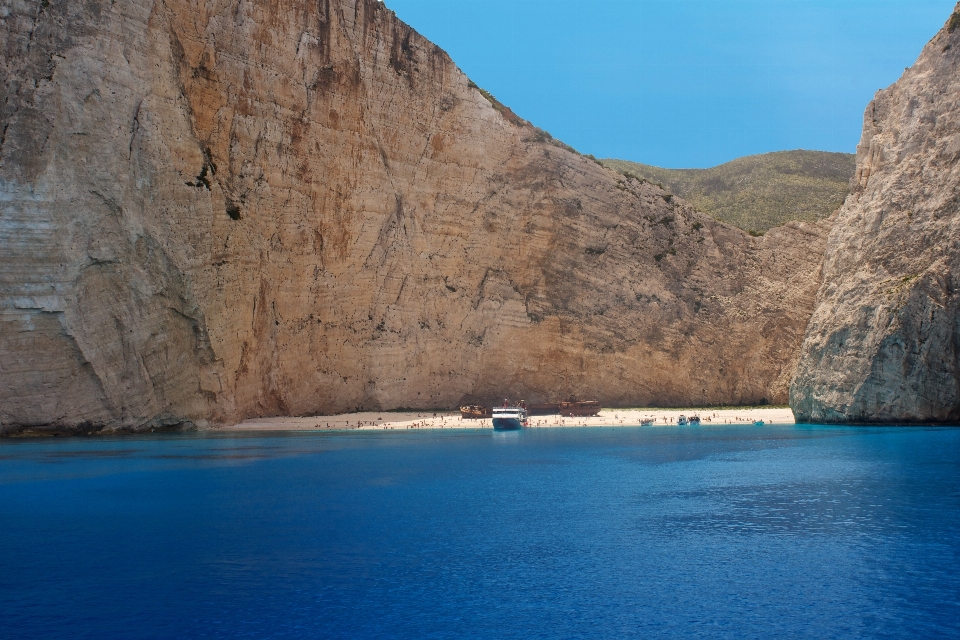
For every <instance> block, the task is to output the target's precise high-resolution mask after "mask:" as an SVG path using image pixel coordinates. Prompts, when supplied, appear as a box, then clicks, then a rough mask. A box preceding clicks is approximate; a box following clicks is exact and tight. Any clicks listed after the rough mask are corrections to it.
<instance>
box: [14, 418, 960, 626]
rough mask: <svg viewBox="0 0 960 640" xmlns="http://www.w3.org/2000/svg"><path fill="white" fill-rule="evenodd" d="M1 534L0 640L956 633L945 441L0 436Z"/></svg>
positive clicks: (694, 434)
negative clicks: (7, 438) (13, 438)
mask: <svg viewBox="0 0 960 640" xmlns="http://www.w3.org/2000/svg"><path fill="white" fill-rule="evenodd" d="M504 445H507V446H504ZM0 513H2V514H3V533H4V543H3V551H2V552H0V593H2V594H3V597H2V598H0V637H3V638H35V637H44V638H56V637H63V638H68V637H70V638H72V637H92V638H93V637H95V638H101V637H156V638H170V637H196V636H212V637H238V636H251V637H278V638H279V637H311V638H312V637H384V638H388V637H389V638H396V637H411V638H412V637H416V638H422V637H425V636H438V637H457V638H459V637H468V636H469V637H484V638H486V637H516V638H520V637H523V638H527V637H557V638H567V637H595V638H609V637H649V636H651V635H652V636H675V637H689V636H696V635H699V636H708V637H717V636H722V637H728V636H736V637H745V638H766V637H772V636H776V637H807V638H830V637H834V638H841V637H842V638H846V637H856V636H865V637H881V636H882V637H899V638H906V637H937V636H940V637H957V635H958V634H960V604H958V602H957V598H956V594H957V593H960V551H958V550H960V431H957V430H952V429H926V428H870V429H866V428H864V429H856V428H853V429H852V428H828V427H764V428H756V427H753V426H737V425H723V426H702V427H700V428H698V429H683V428H666V427H658V428H653V429H651V428H619V429H597V428H587V429H571V428H567V429H531V430H524V431H519V432H492V436H491V432H489V431H467V432H446V431H443V432H441V431H437V432H423V431H420V432H408V433H403V432H386V433H380V432H371V433H360V432H349V433H339V434H329V433H310V434H271V435H269V436H261V435H243V436H234V435H218V436H213V437H208V436H204V435H202V434H199V435H198V434H186V435H164V436H159V435H158V436H149V437H123V438H77V439H65V440H63V439H57V440H52V439H48V440H16V441H2V442H0ZM54 603H55V605H54Z"/></svg>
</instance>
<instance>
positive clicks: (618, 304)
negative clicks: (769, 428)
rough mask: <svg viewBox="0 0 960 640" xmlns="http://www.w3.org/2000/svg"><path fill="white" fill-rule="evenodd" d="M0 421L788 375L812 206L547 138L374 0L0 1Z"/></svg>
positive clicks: (67, 426) (210, 415) (798, 333)
mask: <svg viewBox="0 0 960 640" xmlns="http://www.w3.org/2000/svg"><path fill="white" fill-rule="evenodd" d="M0 18H2V21H0V22H2V24H0V45H2V47H3V58H2V72H3V85H2V87H3V88H2V91H3V95H2V105H3V112H2V131H3V135H2V140H0V425H2V429H3V430H4V431H5V432H7V433H12V432H17V431H23V430H28V431H40V430H44V429H48V430H50V429H61V430H101V429H105V430H135V429H151V428H161V427H169V426H178V425H183V424H189V423H196V424H200V425H203V424H204V422H205V421H209V422H215V423H231V422H235V421H238V420H242V419H244V418H246V417H253V416H268V415H282V414H286V415H308V414H321V413H331V412H339V411H345V410H353V409H358V408H365V409H389V408H398V407H418V408H431V407H453V406H456V405H457V404H458V403H460V402H464V401H492V400H495V399H499V398H502V397H503V396H504V395H510V396H511V397H513V398H517V397H525V398H527V399H528V400H531V401H533V400H539V399H548V398H557V397H561V396H565V395H568V394H572V393H577V394H580V395H582V396H588V397H592V398H596V399H599V400H601V401H602V402H603V403H605V404H607V405H645V404H651V403H659V404H668V405H684V404H690V403H721V402H722V403H755V402H761V401H762V400H764V399H766V400H769V401H772V402H782V401H784V400H785V399H786V393H787V388H788V385H789V381H790V377H791V375H792V372H793V365H794V363H795V360H796V357H797V355H798V349H799V344H800V341H801V339H802V335H803V330H804V327H805V325H806V321H807V318H808V317H809V314H810V312H811V310H812V306H813V300H814V295H815V292H816V288H817V286H818V280H817V277H818V272H819V261H820V256H821V254H822V250H823V243H824V241H825V236H826V233H825V230H826V227H825V225H824V224H820V225H803V224H791V225H787V226H785V227H781V228H778V229H775V230H772V231H771V232H769V233H767V234H766V235H765V236H763V237H762V238H751V237H749V236H747V235H746V234H744V233H743V232H741V231H739V230H737V229H733V228H731V227H729V226H725V225H723V224H721V223H718V222H716V221H714V220H712V219H710V218H709V217H706V216H703V215H701V214H698V213H696V212H695V211H693V210H692V209H691V208H690V207H688V206H687V205H685V204H684V203H683V202H681V201H679V200H677V199H673V198H671V197H669V196H668V195H667V194H665V193H664V192H662V191H661V190H660V189H658V188H657V187H654V186H651V185H649V184H643V183H640V182H637V181H635V180H626V179H624V178H622V177H621V176H618V175H617V174H616V173H614V172H613V171H611V170H609V169H605V168H603V167H601V166H598V165H597V164H596V163H595V162H593V161H591V160H589V159H587V158H584V157H582V156H579V155H577V154H575V153H571V152H570V151H568V150H565V149H563V148H561V147H559V146H557V145H554V144H551V143H550V141H549V140H544V139H543V136H542V135H539V134H538V132H537V130H535V129H534V128H533V127H532V126H530V125H529V124H527V123H525V122H523V121H522V120H520V119H518V118H517V117H516V116H514V115H513V114H512V113H510V112H509V110H507V109H505V108H503V107H502V106H501V105H499V104H495V103H491V102H490V101H488V99H486V98H485V97H484V95H482V94H481V93H480V92H479V91H478V90H477V89H476V88H473V87H472V86H471V84H470V83H469V81H468V79H467V78H466V77H465V76H464V74H463V73H462V72H460V70H458V69H457V67H456V66H455V65H454V64H453V63H452V62H451V60H450V59H449V58H448V56H447V55H446V54H445V53H444V52H443V51H441V50H440V49H438V48H437V47H436V46H435V45H433V44H431V43H430V42H428V41H426V40H425V39H423V38H422V37H421V36H419V35H418V34H417V33H416V32H414V31H413V30H412V29H411V28H410V27H408V26H407V25H405V24H403V23H402V22H400V21H399V20H397V18H396V17H395V16H394V14H393V13H392V12H391V11H389V10H388V9H386V8H385V7H384V6H383V5H382V4H381V3H379V2H376V1H374V0H320V1H319V2H318V1H317V0H310V1H309V2H308V1H305V0H304V1H297V0H282V1H281V0H239V1H238V0H231V1H229V2H227V1H225V0H224V1H216V0H192V1H191V0H166V1H164V2H159V1H150V0H127V1H125V2H108V1H106V0H101V1H98V0H90V1H88V2H82V3H80V2H74V1H70V0H60V1H58V0H49V1H47V0H43V1H41V0H34V1H26V0H17V1H10V0H6V1H3V2H0Z"/></svg>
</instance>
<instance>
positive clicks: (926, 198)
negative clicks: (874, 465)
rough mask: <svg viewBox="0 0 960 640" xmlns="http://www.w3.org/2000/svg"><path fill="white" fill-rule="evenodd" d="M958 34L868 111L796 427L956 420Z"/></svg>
mask: <svg viewBox="0 0 960 640" xmlns="http://www.w3.org/2000/svg"><path fill="white" fill-rule="evenodd" d="M958 10H960V5H958ZM958 27H960V13H955V14H954V15H953V17H951V19H950V21H949V22H948V23H947V26H945V27H944V29H943V30H942V31H941V32H940V33H939V34H937V36H936V37H935V38H934V39H933V40H931V41H930V43H929V44H928V45H927V46H926V47H925V48H924V50H923V52H922V53H921V55H920V58H919V59H918V60H917V62H916V64H915V65H914V66H913V67H911V68H910V69H908V70H907V71H906V72H905V73H904V75H903V77H902V78H901V79H900V80H899V81H898V82H897V83H896V84H894V85H892V86H891V87H889V88H887V89H885V90H882V91H880V92H879V93H878V94H877V95H876V97H875V98H874V100H873V102H871V103H870V105H869V106H868V107H867V110H866V114H865V116H864V128H863V137H862V139H861V142H860V145H859V147H858V149H857V174H856V176H855V178H854V180H853V185H852V186H853V190H852V193H851V195H850V196H849V197H848V198H847V201H846V203H845V205H844V207H843V208H842V209H841V211H840V213H839V217H838V219H837V222H836V225H835V226H834V228H833V230H832V232H831V234H830V238H829V241H828V244H827V251H826V257H825V261H824V267H823V274H824V275H823V285H822V287H821V289H820V291H819V293H818V295H817V308H816V312H815V313H814V315H813V318H812V319H811V321H810V327H809V329H808V331H807V334H806V338H805V340H804V343H803V352H802V357H801V359H800V364H799V367H798V370H797V377H796V380H795V382H794V384H793V386H792V388H791V393H790V404H791V407H792V408H793V410H794V414H795V415H796V417H797V419H798V420H801V421H810V422H954V423H955V422H957V421H960V376H958V373H960V371H958V364H960V361H958V357H960V351H958V349H960V308H958V300H960V299H958V295H957V292H958V288H960V244H958V243H960V163H958V160H960V29H958Z"/></svg>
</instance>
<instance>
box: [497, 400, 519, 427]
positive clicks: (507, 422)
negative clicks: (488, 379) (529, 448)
mask: <svg viewBox="0 0 960 640" xmlns="http://www.w3.org/2000/svg"><path fill="white" fill-rule="evenodd" d="M526 423H527V412H526V410H525V409H524V408H523V407H508V406H506V404H504V406H502V407H494V409H493V429H494V431H517V430H518V429H520V428H521V427H523V426H524V425H526Z"/></svg>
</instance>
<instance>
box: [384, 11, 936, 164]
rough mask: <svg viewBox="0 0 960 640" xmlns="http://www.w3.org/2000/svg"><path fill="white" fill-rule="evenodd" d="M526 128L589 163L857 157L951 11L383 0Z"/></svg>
mask: <svg viewBox="0 0 960 640" xmlns="http://www.w3.org/2000/svg"><path fill="white" fill-rule="evenodd" d="M386 4H387V6H388V7H389V8H391V9H393V10H394V11H396V12H397V15H398V16H399V17H400V18H401V19H402V20H404V21H405V22H407V23H408V24H410V25H412V26H413V27H414V28H415V29H416V30H417V31H419V32H420V33H422V34H423V35H424V36H426V37H427V38H429V39H430V40H432V41H433V42H435V43H437V44H438V45H440V46H441V47H443V49H445V50H446V51H447V52H448V53H449V54H450V55H451V57H452V58H453V60H454V61H455V62H456V63H457V65H459V67H460V68H461V69H462V70H463V71H464V72H465V73H466V74H467V75H468V76H470V78H471V79H472V80H473V81H474V82H476V83H477V84H479V85H480V86H481V87H484V88H485V89H487V90H488V91H490V92H491V93H493V94H494V95H495V96H497V98H498V99H499V100H500V101H502V102H503V103H505V104H507V105H509V106H510V107H511V108H512V109H513V110H514V111H515V112H516V113H517V114H518V115H519V116H521V117H523V118H526V119H528V120H530V121H532V122H533V123H534V124H536V125H537V126H540V127H542V128H544V129H546V130H547V131H549V132H550V133H552V134H553V135H554V136H555V137H557V138H560V139H561V140H563V141H564V142H567V143H568V144H571V145H573V146H574V147H576V148H577V149H578V150H579V151H581V152H583V153H592V154H594V155H595V156H597V157H613V158H623V159H627V160H635V161H638V162H645V163H648V164H655V165H659V166H664V167H677V168H679V167H708V166H713V165H716V164H719V163H721V162H726V161H727V160H731V159H733V158H737V157H740V156H744V155H749V154H753V153H763V152H767V151H779V150H783V149H818V150H824V151H846V152H851V153H852V152H853V151H855V149H856V145H857V141H858V140H859V138H860V129H861V125H862V122H863V110H864V108H865V107H866V105H867V103H868V102H869V101H870V99H871V98H872V97H873V94H874V93H875V92H876V91H877V89H880V88H881V87H886V86H887V85H889V84H891V83H892V82H894V81H895V80H896V79H897V78H898V77H900V75H901V74H902V73H903V70H904V67H907V66H910V65H912V64H913V63H914V61H915V60H916V58H917V56H918V55H919V53H920V49H921V48H922V47H923V45H924V44H926V43H927V41H929V40H930V38H932V37H933V35H934V34H935V33H936V32H937V30H939V29H940V27H942V26H943V24H944V22H946V20H947V18H948V17H949V16H950V13H951V11H952V10H953V7H954V0H898V1H891V0H579V1H574V0H386Z"/></svg>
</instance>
